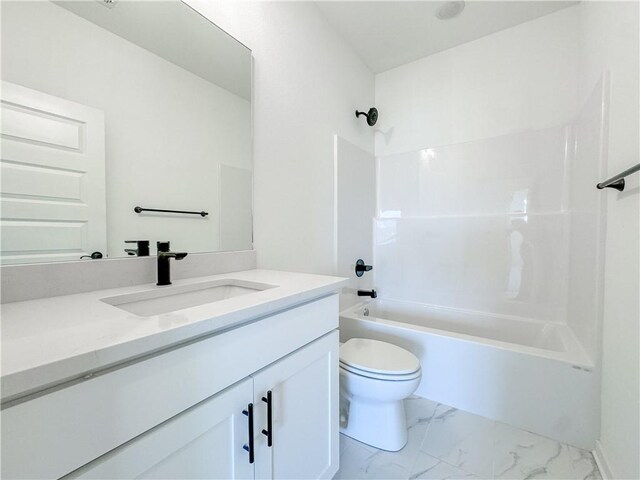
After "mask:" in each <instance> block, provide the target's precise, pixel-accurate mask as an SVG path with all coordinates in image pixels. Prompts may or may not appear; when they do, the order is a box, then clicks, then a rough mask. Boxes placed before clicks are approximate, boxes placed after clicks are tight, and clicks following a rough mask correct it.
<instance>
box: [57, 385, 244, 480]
mask: <svg viewBox="0 0 640 480" xmlns="http://www.w3.org/2000/svg"><path fill="white" fill-rule="evenodd" d="M252 395H253V381H252V379H250V378H248V379H245V380H242V381H241V382H240V383H237V384H235V385H233V386H232V387H229V388H228V389H227V390H225V391H223V392H221V393H218V394H216V395H214V396H213V397H211V398H209V399H207V400H205V401H204V402H201V403H199V404H197V405H195V406H194V407H191V408H190V409H188V410H187V411H185V412H182V413H181V414H179V415H178V416H176V417H174V418H172V419H170V420H168V421H166V422H164V423H162V424H161V425H158V426H157V427H154V428H152V429H151V430H150V431H148V432H146V433H145V434H143V435H140V436H139V437H137V438H134V439H133V440H131V441H129V442H127V443H125V444H124V445H121V446H120V447H118V448H116V449H115V450H113V451H111V452H109V453H107V454H106V455H103V456H102V457H100V458H99V459H97V460H94V461H93V462H91V463H89V464H88V465H85V466H84V467H81V468H80V469H78V470H76V471H74V472H72V473H71V474H70V475H67V476H66V477H64V479H63V480H71V479H82V480H90V479H98V480H100V479H109V480H119V479H122V480H128V479H132V478H145V479H151V478H153V479H178V478H182V479H186V478H206V479H211V480H213V479H224V480H235V479H246V480H249V479H252V478H253V477H254V469H253V465H252V464H250V463H249V461H248V460H247V458H246V457H247V455H246V453H247V452H245V451H244V450H243V448H242V445H243V444H245V443H246V442H247V441H248V431H247V417H245V416H244V415H243V414H242V411H243V409H245V408H246V406H247V402H248V401H249V400H250V399H251V397H252Z"/></svg>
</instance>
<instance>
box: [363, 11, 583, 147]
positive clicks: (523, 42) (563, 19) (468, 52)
mask: <svg viewBox="0 0 640 480" xmlns="http://www.w3.org/2000/svg"><path fill="white" fill-rule="evenodd" d="M577 64H578V15H577V9H576V7H570V8H567V9H564V10H560V11H559V12H556V13H553V14H550V15H547V16H545V17H541V18H539V19H536V20H533V21H530V22H527V23H523V24H521V25H518V26H515V27H512V28H509V29H506V30H503V31H500V32H497V33H495V34H493V35H488V36H486V37H483V38H480V39H478V40H475V41H472V42H469V43H465V44H463V45H460V46H458V47H455V48H452V49H449V50H445V51H443V52H440V53H437V54H434V55H431V56H428V57H425V58H422V59H420V60H417V61H415V62H412V63H409V64H407V65H403V66H401V67H398V68H395V69H393V70H389V71H387V72H384V73H381V74H378V75H376V106H377V107H378V109H379V111H380V118H379V120H378V125H376V140H375V141H376V145H375V147H376V150H375V153H376V155H377V156H380V155H387V154H391V153H399V152H407V151H412V150H418V149H421V148H426V147H436V146H441V145H449V144H452V143H460V142H466V141H470V140H479V139H484V138H488V137H495V136H498V135H506V134H511V133H514V132H519V131H522V130H526V129H540V128H546V127H553V126H557V125H560V124H562V123H564V122H567V121H569V120H571V119H572V116H573V114H574V113H575V111H576V107H577V105H578V94H577V90H576V84H577Z"/></svg>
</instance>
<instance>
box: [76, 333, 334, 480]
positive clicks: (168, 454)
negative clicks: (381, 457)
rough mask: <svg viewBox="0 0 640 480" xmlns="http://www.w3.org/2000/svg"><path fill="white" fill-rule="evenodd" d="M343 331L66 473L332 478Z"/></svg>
mask: <svg viewBox="0 0 640 480" xmlns="http://www.w3.org/2000/svg"><path fill="white" fill-rule="evenodd" d="M337 335H338V334H337V332H333V333H330V334H328V335H326V336H324V337H323V338H321V339H319V340H316V341H315V342H313V343H311V344H310V345H308V346H306V347H303V348H301V349H300V350H298V351H296V352H294V353H292V354H291V355H289V356H287V357H285V358H283V359H282V360H279V361H277V362H275V363H274V364H272V365H270V366H268V367H267V368H265V369H264V370H262V371H260V372H258V373H256V374H255V375H252V376H251V377H250V378H248V379H246V380H243V381H241V382H239V383H237V384H235V385H233V386H231V387H229V388H228V389H227V390H225V391H224V392H221V393H219V394H217V395H214V396H213V397H211V398H209V399H207V400H205V401H204V402H201V403H199V404H198V405H196V406H194V407H192V408H190V409H189V410H187V411H186V412H183V413H181V414H179V415H177V416H176V417H174V418H172V419H170V420H168V421H167V422H164V423H163V424H161V425H158V426H157V427H155V428H153V429H152V430H151V431H149V432H147V433H145V434H143V435H141V436H139V437H137V438H135V439H134V440H132V441H130V442H128V443H126V444H125V445H122V446H120V447H118V448H116V449H115V450H113V451H111V452H109V453H107V454H106V455H104V456H103V457H101V458H99V459H97V460H95V461H93V462H91V463H89V464H88V465H85V466H84V467H82V468H80V469H79V470H77V471H75V472H73V473H72V474H70V475H68V476H67V477H64V478H65V479H67V480H69V479H106V478H108V479H114V480H115V479H131V478H141V479H182V478H184V479H195V478H200V479H252V478H254V476H255V478H259V479H272V478H273V479H280V478H282V479H304V478H309V479H315V478H331V477H332V476H333V474H334V473H335V471H336V470H337V468H338V451H337V449H338V444H337V443H338V442H336V441H335V438H336V437H337V424H338V422H337V406H336V402H335V401H334V399H335V396H336V394H337V391H338V390H337V389H338V371H337V366H336V362H337V358H338V357H337V355H338V338H337ZM267 392H271V393H270V394H269V395H268V394H267ZM263 399H264V400H263ZM268 399H271V402H270V403H269V402H267V400H268ZM249 405H251V407H250V406H249ZM249 409H251V410H252V418H250V417H249ZM269 409H271V415H272V417H271V439H272V442H271V446H269V444H268V433H269V431H268V427H269V423H268V416H269ZM250 426H252V427H253V438H252V439H250V438H249V427H250ZM250 450H252V455H253V463H251V461H250V455H251V452H250ZM254 468H255V470H254Z"/></svg>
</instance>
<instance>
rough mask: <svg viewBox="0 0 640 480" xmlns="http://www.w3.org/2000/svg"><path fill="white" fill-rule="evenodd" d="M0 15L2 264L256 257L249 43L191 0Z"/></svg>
mask: <svg viewBox="0 0 640 480" xmlns="http://www.w3.org/2000/svg"><path fill="white" fill-rule="evenodd" d="M1 7H2V80H3V89H2V102H3V103H2V114H3V122H2V162H1V165H2V187H1V189H0V191H1V195H2V198H1V201H2V205H1V206H2V211H3V220H2V262H3V263H28V262H43V261H56V260H67V261H68V260H78V259H79V258H80V256H82V255H90V254H91V253H92V252H94V251H101V252H102V253H103V254H104V256H105V257H106V256H108V257H121V256H125V255H126V253H125V252H124V249H125V248H131V245H130V244H125V243H124V242H125V241H126V240H142V239H145V240H150V241H151V245H152V248H151V254H154V252H155V242H156V241H158V240H169V241H171V245H172V248H174V249H176V250H180V251H187V252H193V253H195V252H209V251H219V250H244V249H250V248H252V229H251V205H252V170H253V166H252V155H251V53H250V51H249V50H248V49H247V48H246V47H244V46H243V45H241V44H240V43H238V42H237V41H236V40H234V39H233V38H232V37H230V36H228V35H227V34H226V33H225V32H223V31H222V30H220V29H218V28H217V27H216V26H215V25H213V24H211V23H210V22H209V21H208V20H206V19H204V18H203V17H201V16H200V15H199V14H197V13H196V12H195V11H193V10H191V9H190V8H189V7H188V6H187V5H185V4H182V3H181V2H179V1H169V2H166V1H165V2H116V3H115V6H114V7H113V8H107V7H105V6H104V5H103V4H101V3H100V2H56V3H52V2H48V1H36V2H19V1H16V2H12V1H3V2H2V6H1ZM135 206H141V207H145V208H156V209H171V210H185V211H198V212H199V211H206V212H208V215H207V216H206V217H202V216H200V215H187V214H174V213H152V212H151V213H150V212H143V213H135V212H134V207H135Z"/></svg>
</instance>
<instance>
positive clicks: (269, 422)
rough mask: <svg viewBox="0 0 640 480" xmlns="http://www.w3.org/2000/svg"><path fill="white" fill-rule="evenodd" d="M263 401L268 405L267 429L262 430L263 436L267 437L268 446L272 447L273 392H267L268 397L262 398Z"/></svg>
mask: <svg viewBox="0 0 640 480" xmlns="http://www.w3.org/2000/svg"><path fill="white" fill-rule="evenodd" d="M262 401H263V402H265V403H266V404H267V429H266V430H265V429H262V433H263V435H266V436H267V446H268V447H270V446H271V445H273V424H272V421H273V420H272V419H273V416H272V415H273V412H272V409H273V407H272V405H273V404H272V402H271V390H269V391H268V392H267V396H266V398H265V397H262Z"/></svg>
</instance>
